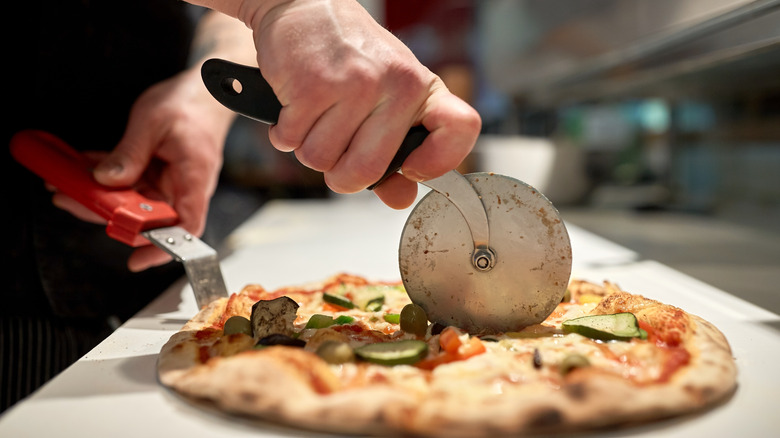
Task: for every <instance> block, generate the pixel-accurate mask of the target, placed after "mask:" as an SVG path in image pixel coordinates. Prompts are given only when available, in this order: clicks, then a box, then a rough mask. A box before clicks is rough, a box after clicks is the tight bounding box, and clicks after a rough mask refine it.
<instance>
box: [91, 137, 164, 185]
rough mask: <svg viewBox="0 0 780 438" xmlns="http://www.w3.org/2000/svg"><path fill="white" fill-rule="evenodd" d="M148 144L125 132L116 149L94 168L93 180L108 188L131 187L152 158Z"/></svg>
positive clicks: (145, 140)
mask: <svg viewBox="0 0 780 438" xmlns="http://www.w3.org/2000/svg"><path fill="white" fill-rule="evenodd" d="M150 143H151V142H150V141H148V139H145V138H142V137H139V136H133V135H129V134H128V133H127V132H126V133H125V136H124V137H123V138H122V140H121V141H120V142H119V144H118V145H117V146H116V148H114V150H113V151H111V153H109V154H108V155H107V156H106V157H105V158H103V159H102V160H101V161H100V162H99V163H98V164H97V166H96V167H95V170H94V177H95V180H96V181H97V182H99V183H100V184H103V185H106V186H110V187H116V186H130V185H133V184H134V183H135V182H137V181H138V180H139V179H140V178H141V175H143V173H144V170H145V169H146V167H147V166H148V165H149V161H150V160H151V158H152V157H151V154H152V153H153V151H152V147H151V146H150Z"/></svg>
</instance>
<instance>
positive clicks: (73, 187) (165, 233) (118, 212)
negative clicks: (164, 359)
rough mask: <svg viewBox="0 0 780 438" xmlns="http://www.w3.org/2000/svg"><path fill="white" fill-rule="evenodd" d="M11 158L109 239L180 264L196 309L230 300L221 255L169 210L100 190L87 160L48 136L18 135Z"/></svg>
mask: <svg viewBox="0 0 780 438" xmlns="http://www.w3.org/2000/svg"><path fill="white" fill-rule="evenodd" d="M11 155H13V157H14V159H16V161H18V162H19V163H21V164H22V165H23V166H25V167H27V168H28V169H29V170H31V171H32V172H33V173H35V174H36V175H38V176H40V177H41V178H43V179H44V180H45V181H46V182H47V183H49V184H51V185H52V186H54V187H56V188H57V190H59V191H61V192H62V193H64V194H66V195H68V196H70V197H71V198H73V199H75V200H76V201H78V202H79V203H81V204H82V205H84V206H85V207H87V208H89V209H90V210H92V211H93V212H95V213H97V214H99V215H100V216H101V217H102V218H104V219H106V220H107V221H108V226H107V227H106V233H107V234H108V235H109V236H110V237H112V238H114V239H116V240H118V241H120V242H122V243H125V244H127V245H130V246H132V247H138V246H143V245H148V244H149V243H150V242H151V243H153V244H155V245H156V246H157V247H159V248H161V249H162V250H163V251H165V252H167V253H168V254H170V255H171V256H173V258H174V259H175V260H177V261H180V262H181V263H182V264H183V265H184V270H185V272H186V273H187V278H188V279H189V281H190V285H191V286H192V290H193V292H194V293H195V300H196V302H197V304H198V307H203V306H205V305H207V304H208V303H210V302H211V301H213V300H215V299H217V298H221V297H227V296H228V293H227V288H226V287H225V281H224V279H223V278H222V271H221V270H220V267H219V262H218V260H217V252H216V251H215V250H214V249H213V248H211V247H210V246H208V245H207V244H206V243H205V242H203V241H202V240H200V239H198V238H197V237H196V236H194V235H192V234H190V233H189V232H188V231H187V230H185V229H183V228H181V227H179V226H176V224H177V223H178V222H179V216H178V214H177V213H176V211H175V210H174V209H173V207H171V206H170V205H168V204H166V203H165V202H162V201H155V200H152V199H148V198H146V197H144V196H143V195H141V194H140V193H138V192H137V191H135V190H133V189H130V188H113V187H106V186H103V185H101V184H98V182H97V181H95V180H94V178H93V177H92V172H91V171H90V167H91V165H90V163H89V162H88V161H87V160H86V159H85V158H84V156H83V155H81V154H80V153H79V152H77V151H76V150H74V149H73V148H71V147H70V146H69V145H68V144H67V143H65V142H64V141H63V140H61V139H60V138H58V137H56V136H54V135H52V134H50V133H48V132H44V131H37V130H26V131H21V132H18V133H16V134H15V135H14V136H13V137H12V139H11Z"/></svg>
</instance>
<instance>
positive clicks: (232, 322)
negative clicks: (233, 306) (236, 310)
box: [222, 315, 252, 336]
mask: <svg viewBox="0 0 780 438" xmlns="http://www.w3.org/2000/svg"><path fill="white" fill-rule="evenodd" d="M222 330H223V331H224V332H225V334H226V335H233V334H236V333H243V334H245V335H249V336H252V323H251V322H249V319H248V318H244V317H243V316H239V315H235V316H231V317H230V318H228V320H227V321H225V326H224V327H223V328H222Z"/></svg>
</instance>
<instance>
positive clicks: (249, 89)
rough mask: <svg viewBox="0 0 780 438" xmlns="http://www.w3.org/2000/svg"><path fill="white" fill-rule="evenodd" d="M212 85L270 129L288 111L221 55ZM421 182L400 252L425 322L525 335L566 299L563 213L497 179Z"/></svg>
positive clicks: (208, 79) (413, 134) (398, 158)
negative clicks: (422, 193) (423, 190)
mask: <svg viewBox="0 0 780 438" xmlns="http://www.w3.org/2000/svg"><path fill="white" fill-rule="evenodd" d="M201 75H202V77H203V81H204V83H205V85H206V88H207V89H208V90H209V92H211V94H212V95H213V96H214V97H215V98H216V99H217V100H218V101H219V102H220V103H222V104H223V105H225V106H226V107H228V108H230V109H232V110H233V111H235V112H237V113H239V114H242V115H244V116H246V117H249V118H252V119H255V120H258V121H261V122H263V123H267V124H274V123H276V122H277V121H278V117H279V112H280V111H281V108H282V105H281V103H280V102H279V100H278V99H277V98H276V96H275V95H274V93H273V90H272V89H271V87H270V85H269V84H268V83H267V82H266V81H265V79H263V76H262V74H261V73H260V70H259V69H257V68H254V67H248V66H243V65H239V64H235V63H232V62H229V61H224V60H221V59H210V60H208V61H206V62H205V63H204V64H203V67H202V69H201ZM427 135H428V131H427V130H426V129H425V128H424V127H421V126H418V127H414V128H412V129H411V130H410V131H409V132H408V133H407V135H406V137H405V139H404V141H403V143H402V144H401V146H400V147H399V150H398V152H397V153H396V155H395V157H394V158H393V160H392V162H391V163H390V166H389V167H388V169H387V171H386V172H385V174H384V176H383V177H382V178H381V179H379V181H377V182H376V183H374V184H373V185H371V186H370V187H369V189H373V188H374V187H376V186H377V185H379V184H381V183H382V182H383V181H384V180H385V178H387V177H388V176H390V175H392V174H393V173H395V172H397V171H398V170H399V169H400V167H401V165H402V164H403V162H404V161H405V160H406V158H407V157H408V156H409V154H410V153H411V152H412V151H413V150H414V149H415V148H417V146H419V145H420V144H421V143H422V142H423V140H424V139H425V137H426V136H427ZM422 184H424V185H426V186H428V187H430V188H431V189H432V191H431V192H430V193H428V194H427V195H426V196H425V197H424V198H423V199H422V200H421V201H420V202H419V203H418V204H417V205H416V206H415V207H414V209H413V210H412V213H411V214H410V216H409V219H408V220H407V221H406V225H405V226H404V230H403V232H402V235H401V242H400V247H399V251H398V256H399V265H400V269H401V278H402V280H403V283H404V286H405V287H406V290H407V292H408V293H409V296H410V297H411V299H412V301H413V302H414V303H416V304H418V305H420V306H421V307H423V309H425V311H426V312H427V314H428V319H429V320H431V321H433V322H439V323H442V324H446V325H454V326H457V327H459V328H461V329H464V330H467V331H469V332H471V333H494V332H507V331H513V330H520V329H522V328H523V327H526V326H528V325H532V324H535V323H539V322H541V321H543V320H544V319H545V318H546V317H547V316H549V314H550V313H552V311H553V310H554V309H555V307H556V306H557V305H558V303H560V301H561V299H562V298H563V295H564V293H565V292H566V286H567V284H568V281H569V275H570V274H571V245H570V242H569V235H568V233H567V231H566V227H565V225H564V223H563V222H562V221H561V219H560V217H559V215H558V211H557V209H555V207H554V206H553V205H552V203H551V202H550V201H549V200H548V199H547V198H546V197H544V195H542V194H541V193H539V191H537V190H536V189H534V188H533V187H531V186H529V185H528V184H525V183H523V182H521V181H519V180H517V179H514V178H511V177H508V176H503V175H496V174H492V173H475V174H469V175H461V174H460V173H458V172H457V171H454V170H453V171H450V172H448V173H446V174H445V175H443V176H441V177H439V178H435V179H432V180H429V181H425V182H423V183H422Z"/></svg>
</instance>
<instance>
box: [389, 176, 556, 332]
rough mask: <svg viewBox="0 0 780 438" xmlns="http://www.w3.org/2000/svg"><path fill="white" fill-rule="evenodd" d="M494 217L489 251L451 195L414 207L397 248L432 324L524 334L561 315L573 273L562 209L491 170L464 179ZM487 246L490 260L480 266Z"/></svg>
mask: <svg viewBox="0 0 780 438" xmlns="http://www.w3.org/2000/svg"><path fill="white" fill-rule="evenodd" d="M464 177H465V178H466V180H468V182H470V183H471V185H472V187H473V189H474V191H475V192H476V194H477V195H478V196H479V198H480V199H481V201H482V205H483V206H484V209H485V213H486V214H487V220H488V229H489V242H488V244H487V247H488V248H484V247H481V248H476V247H475V246H476V245H475V239H474V237H473V235H472V231H471V228H470V227H469V223H468V222H467V220H466V219H465V218H464V214H463V213H461V211H460V210H459V209H458V208H457V206H456V204H455V203H453V202H452V201H451V200H450V199H449V198H448V196H447V194H446V193H439V192H437V191H431V192H430V193H428V194H427V195H426V196H425V197H423V198H422V200H420V202H419V203H418V204H417V205H416V206H415V207H414V209H413V210H412V212H411V214H410V216H409V218H408V219H407V221H406V225H405V226H404V229H403V233H402V235H401V242H400V248H399V251H398V255H399V265H400V269H401V278H402V280H403V283H404V286H405V287H406V290H407V292H408V293H409V296H410V298H411V299H412V301H413V302H414V303H416V304H418V305H420V306H421V307H422V308H423V309H425V311H426V312H427V314H428V319H429V320H430V321H432V322H439V323H441V324H445V325H454V326H457V327H459V328H461V329H463V330H466V331H468V332H470V333H496V332H507V331H516V330H520V329H522V328H523V327H526V326H529V325H532V324H537V323H540V322H542V321H543V320H544V319H545V318H547V316H549V315H550V313H552V311H553V310H555V307H556V306H557V305H558V303H560V301H561V299H562V298H563V295H564V293H565V292H566V286H567V284H568V281H569V276H570V275H571V245H570V242H569V235H568V232H567V231H566V227H565V225H564V223H563V221H561V219H560V217H559V216H558V211H557V209H556V208H555V207H554V206H553V205H552V204H551V203H550V201H549V200H548V199H547V198H546V197H545V196H544V195H542V194H541V193H539V191H537V190H536V189H534V188H533V187H531V186H529V185H527V184H525V183H523V182H522V181H519V180H517V179H514V178H511V177H508V176H504V175H497V174H491V173H472V174H468V175H464ZM486 249H487V254H488V256H489V257H488V259H487V260H488V262H485V261H480V260H478V259H479V255H480V253H484V252H485V250H486Z"/></svg>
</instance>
